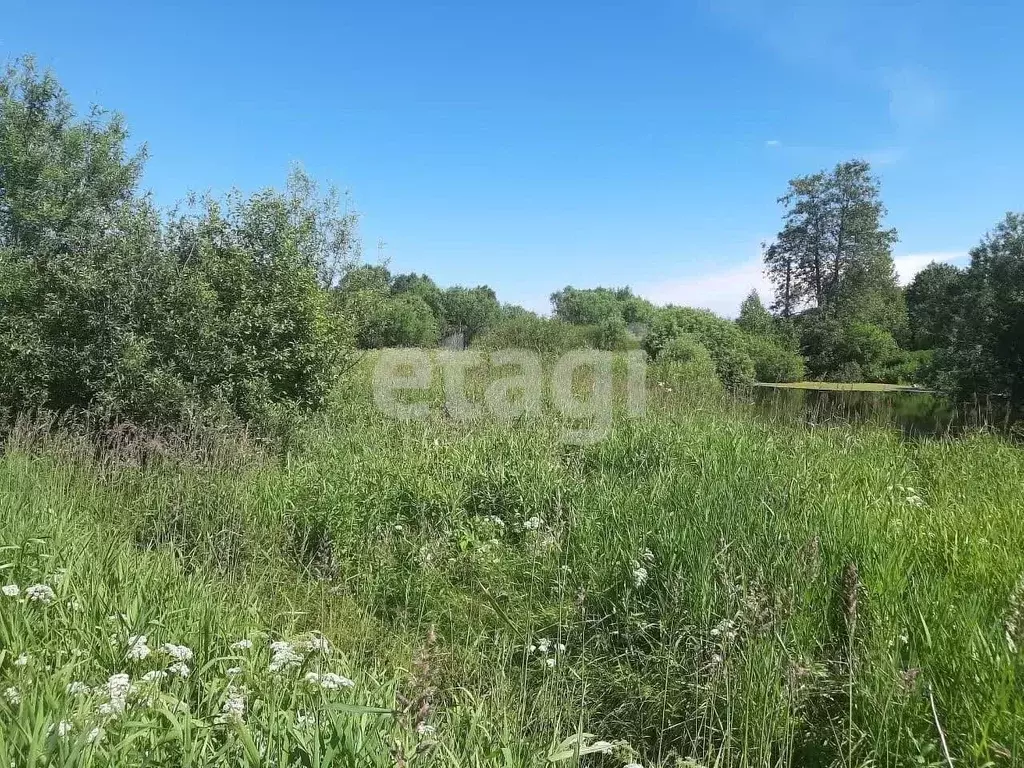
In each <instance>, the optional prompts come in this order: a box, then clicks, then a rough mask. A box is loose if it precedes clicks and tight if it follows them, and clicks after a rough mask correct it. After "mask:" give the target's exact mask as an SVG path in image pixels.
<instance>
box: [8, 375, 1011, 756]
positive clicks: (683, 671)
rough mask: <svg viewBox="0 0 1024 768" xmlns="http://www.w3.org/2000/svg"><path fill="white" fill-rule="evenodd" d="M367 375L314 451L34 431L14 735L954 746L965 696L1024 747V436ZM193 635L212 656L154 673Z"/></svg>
mask: <svg viewBox="0 0 1024 768" xmlns="http://www.w3.org/2000/svg"><path fill="white" fill-rule="evenodd" d="M367 362H368V363H371V362H372V359H371V360H369V361H367ZM368 375H369V374H368V369H367V366H364V367H363V368H362V369H361V370H360V371H359V372H357V377H356V379H355V380H354V381H351V382H349V383H348V384H347V386H345V387H343V388H342V390H341V392H340V393H339V396H338V398H337V401H336V403H335V404H334V406H333V408H332V410H331V411H330V412H329V413H327V414H325V415H323V416H322V417H318V418H317V419H315V420H314V421H312V422H311V423H309V424H307V425H305V426H304V427H303V429H302V431H301V432H300V433H299V434H298V435H296V436H295V438H294V439H293V440H292V441H291V442H290V445H291V449H290V451H289V452H288V453H287V454H284V455H265V454H263V453H262V452H261V451H259V450H257V449H256V448H254V447H253V446H252V444H251V443H250V442H249V441H247V440H245V439H243V438H241V437H227V436H225V437H221V438H216V439H214V438H207V439H204V440H203V441H198V440H196V441H193V442H192V443H187V444H184V445H180V446H174V447H171V446H152V445H151V446H149V448H148V450H147V451H146V452H145V453H144V454H142V453H132V452H130V451H122V452H121V453H120V454H118V455H116V456H115V455H109V454H108V455H106V456H105V457H102V458H101V457H97V455H96V452H95V450H94V449H93V448H92V446H91V445H90V444H88V443H87V442H85V441H84V440H81V439H79V438H76V437H74V436H72V435H68V434H64V433H60V432H55V431H39V430H35V431H33V430H31V429H27V428H26V429H22V430H20V432H19V433H18V434H17V435H16V436H15V437H14V438H12V440H11V441H9V443H8V444H7V446H6V450H5V453H4V454H3V456H2V457H0V546H2V547H3V549H2V550H0V582H2V583H4V584H8V583H13V584H18V585H19V586H20V587H21V588H22V590H23V592H22V594H23V595H24V588H25V587H26V586H28V585H31V584H36V583H45V584H48V585H50V586H52V587H53V589H54V591H55V595H56V596H55V599H54V600H53V601H52V602H51V603H49V604H48V605H43V604H41V603H36V602H31V601H26V600H25V599H24V597H23V596H22V597H20V598H9V597H2V596H0V694H2V693H3V692H4V691H5V690H6V689H8V688H15V689H17V693H18V695H17V697H14V698H16V699H17V703H12V701H10V700H9V699H8V698H5V697H4V696H3V695H0V723H2V724H3V727H2V728H0V765H4V766H6V765H8V764H11V765H16V766H18V767H19V768H20V767H21V766H41V765H60V766H65V765H67V766H118V767H119V768H120V767H121V766H175V768H177V766H208V765H214V766H237V765H250V766H256V765H260V766H262V765H277V766H311V765H315V766H334V765H351V766H356V765H358V766H400V765H423V766H481V767H482V766H522V767H524V768H525V767H527V766H537V767H538V768H539V766H545V765H551V764H552V762H551V761H552V760H553V761H555V762H558V763H561V764H566V765H573V764H581V765H590V766H617V767H619V768H621V766H623V765H624V764H626V763H628V762H632V761H635V762H639V763H641V764H642V765H644V766H683V765H689V766H692V765H694V764H696V765H704V766H765V765H772V766H783V765H786V766H790V765H791V766H832V765H835V766H854V765H856V766H868V765H872V766H876V765H877V766H881V765H934V766H939V765H944V764H945V758H944V756H943V754H942V748H941V746H940V736H939V727H941V729H942V732H943V733H944V735H945V738H946V741H947V743H948V745H949V750H950V752H951V757H952V759H953V760H954V761H956V764H958V765H984V764H986V763H988V764H996V765H1011V764H1014V763H1015V762H1021V761H1022V759H1024V757H1022V755H1021V754H1020V751H1019V750H1020V745H1021V744H1022V743H1024V685H1022V683H1021V680H1022V679H1024V658H1022V652H1021V650H1020V647H1021V645H1022V644H1024V584H1022V582H1021V579H1022V575H1024V516H1022V515H1021V514H1020V510H1021V509H1024V455H1022V454H1021V452H1020V451H1019V449H1017V448H1015V447H1013V446H1012V445H1010V444H1008V443H1006V442H1004V441H1003V440H1001V439H999V438H997V437H994V436H990V435H985V434H977V435H973V436H970V437H967V438H964V439H960V440H934V441H921V442H908V441H905V440H903V439H901V438H900V436H899V435H898V434H896V433H895V432H892V431H886V430H883V429H880V428H875V427H866V426H862V427H854V426H832V427H828V428H820V429H814V428H807V427H803V426H799V425H795V424H794V425H792V426H788V425H786V424H784V423H772V424H766V423H763V422H760V421H758V420H756V419H755V418H753V416H752V415H751V414H750V413H749V411H748V410H747V409H746V408H745V407H744V405H743V404H742V403H735V404H730V403H729V402H728V401H727V400H726V399H719V398H718V397H716V396H710V395H709V396H700V395H698V394H696V393H694V392H679V391H678V389H677V390H676V391H675V392H665V391H658V390H657V389H655V390H654V391H652V394H651V402H650V408H649V411H648V413H647V415H646V416H644V417H642V418H634V419H626V418H625V417H621V416H620V418H619V420H618V421H617V423H616V426H615V428H614V430H613V432H612V434H611V435H610V436H609V437H608V438H607V439H606V440H604V441H602V442H599V443H596V444H593V445H589V446H570V445H565V444H564V443H562V442H561V441H560V440H559V437H558V435H559V430H558V428H557V427H558V425H557V424H556V423H555V422H554V421H553V420H552V419H551V418H550V417H548V416H545V417H543V418H541V417H538V418H532V419H522V420H519V421H517V422H516V423H514V424H507V423H496V422H492V421H486V420H485V421H479V422H472V423H468V424H460V423H458V422H455V421H453V420H452V419H450V418H447V417H446V416H445V415H444V413H443V412H438V413H436V414H435V416H434V418H432V419H431V420H429V421H427V422H422V423H396V422H393V421H390V420H388V419H386V418H385V417H383V416H381V415H380V414H378V413H377V412H376V410H375V409H374V408H373V407H372V400H371V397H370V393H369V385H368ZM652 383H653V382H652ZM200 449H201V450H200ZM141 634H144V635H146V636H147V644H148V647H150V648H152V649H153V652H152V653H151V654H150V655H149V656H147V657H146V658H144V659H140V660H135V661H129V660H127V659H126V658H125V653H126V650H127V648H128V642H129V641H128V638H129V637H130V636H133V635H141ZM320 637H323V638H326V639H327V640H328V641H329V642H330V646H331V653H330V654H324V653H320V652H308V651H305V650H302V649H303V648H304V647H305V644H307V643H308V642H309V640H310V638H320ZM243 638H244V639H249V640H251V641H252V642H253V648H252V649H250V650H238V649H233V648H232V643H234V642H236V641H238V640H240V639H243ZM281 639H283V640H288V641H291V642H292V643H293V644H294V646H295V647H296V648H297V649H299V650H300V656H301V657H302V661H301V666H299V667H297V668H294V669H287V670H284V673H283V674H272V673H271V672H270V671H269V669H268V667H269V666H270V661H271V652H270V650H269V643H270V642H271V641H274V640H281ZM544 639H546V640H547V641H548V642H546V643H545V642H542V640H544ZM164 643H173V644H179V645H185V646H187V647H188V648H190V649H191V650H192V651H193V652H194V658H193V659H192V660H191V661H190V662H189V667H190V672H191V673H190V675H189V677H187V678H184V679H183V678H180V677H175V676H171V677H169V678H166V679H164V680H161V681H157V682H156V683H153V684H148V685H147V684H143V683H142V682H141V681H142V676H143V674H144V673H145V672H147V671H155V670H163V669H166V668H167V667H168V666H169V665H170V663H171V662H172V661H173V659H171V658H170V657H168V656H167V654H164V653H162V652H160V651H159V650H158V649H159V647H160V646H161V645H163V644H164ZM561 646H564V649H563V648H561ZM545 647H546V649H547V650H546V651H545V650H542V648H545ZM22 654H27V656H25V657H24V658H25V659H26V662H27V663H25V664H24V665H18V664H17V663H16V662H17V660H18V659H19V657H21V656H22ZM235 668H237V671H236V670H235ZM229 670H232V673H231V674H229ZM308 672H312V673H317V674H320V673H325V672H330V673H335V674H338V675H343V676H345V677H346V678H348V679H350V680H351V681H352V683H353V685H352V686H351V687H349V686H344V687H341V688H339V689H337V690H325V689H324V688H322V687H320V686H317V685H312V684H309V683H307V682H305V681H304V678H305V676H306V673H308ZM118 673H128V674H129V675H130V676H131V680H132V681H133V683H134V684H135V685H137V686H138V688H137V690H134V691H133V692H132V693H131V694H130V695H129V697H128V700H127V704H126V707H125V710H124V711H123V712H114V713H109V709H110V707H105V708H104V707H103V705H104V704H109V703H110V695H109V690H107V689H106V687H105V686H107V681H108V678H110V676H111V675H115V674H118ZM73 682H81V683H83V684H85V685H88V686H89V688H90V692H89V693H88V695H85V696H73V695H71V694H70V693H69V692H68V686H69V684H71V683H73ZM115 682H116V681H115ZM239 694H240V695H243V696H244V699H245V704H246V708H245V712H244V715H243V717H242V718H241V719H240V720H239V719H237V718H232V717H225V716H224V714H225V713H224V706H225V703H226V702H227V700H228V697H229V696H232V695H234V696H235V697H236V698H237V696H238V695H239ZM115 698H116V697H115ZM932 700H934V705H935V706H934V712H933V709H932ZM115 703H116V702H115ZM115 709H116V707H115ZM105 712H106V714H104V713H105ZM62 722H66V723H67V724H68V725H67V726H66V728H64V729H61V728H60V727H59V724H60V723H62ZM936 722H938V726H937V725H936ZM51 726H53V727H54V731H53V732H52V733H49V734H48V731H49V729H50V727H51ZM94 729H101V730H102V732H103V737H102V739H100V740H98V741H96V742H94V743H90V742H89V738H88V737H89V734H90V733H92V732H93V731H94ZM61 730H66V732H65V733H64V735H63V736H62V735H61V734H60V731H61ZM600 741H604V742H608V745H607V747H605V746H604V745H602V744H597V745H596V746H595V745H594V742H600ZM605 748H607V749H611V753H610V754H605V752H604V749H605ZM577 753H579V754H577Z"/></svg>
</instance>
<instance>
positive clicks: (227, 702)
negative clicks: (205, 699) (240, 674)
mask: <svg viewBox="0 0 1024 768" xmlns="http://www.w3.org/2000/svg"><path fill="white" fill-rule="evenodd" d="M220 711H221V717H220V718H219V719H220V722H222V723H223V722H235V723H240V722H242V720H243V718H244V717H245V694H244V693H243V692H242V691H240V690H239V689H238V688H235V687H233V686H232V687H231V688H228V695H227V698H226V699H224V704H223V706H222V707H221V710H220Z"/></svg>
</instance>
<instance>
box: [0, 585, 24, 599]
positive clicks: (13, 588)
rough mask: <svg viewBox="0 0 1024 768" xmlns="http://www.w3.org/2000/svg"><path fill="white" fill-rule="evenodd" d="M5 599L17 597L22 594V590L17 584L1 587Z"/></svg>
mask: <svg viewBox="0 0 1024 768" xmlns="http://www.w3.org/2000/svg"><path fill="white" fill-rule="evenodd" d="M0 592H3V594H4V596H5V597H17V596H18V595H20V594H21V588H20V587H19V586H18V585H17V584H4V585H3V586H2V587H0Z"/></svg>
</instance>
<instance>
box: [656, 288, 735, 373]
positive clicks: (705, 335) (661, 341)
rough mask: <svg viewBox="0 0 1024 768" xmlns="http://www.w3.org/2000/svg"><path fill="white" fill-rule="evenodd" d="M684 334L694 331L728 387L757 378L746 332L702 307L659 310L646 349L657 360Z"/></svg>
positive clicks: (694, 334) (693, 333)
mask: <svg viewBox="0 0 1024 768" xmlns="http://www.w3.org/2000/svg"><path fill="white" fill-rule="evenodd" d="M681 334H692V335H693V336H694V337H695V338H696V339H697V340H698V341H699V343H700V344H701V345H702V346H703V347H704V348H705V349H707V351H708V352H709V353H710V354H711V358H712V360H714V362H715V371H716V373H717V375H718V378H719V379H721V381H722V382H723V383H724V384H726V385H729V386H736V385H743V384H749V383H751V382H752V381H753V380H754V362H753V360H751V358H750V355H749V354H748V353H747V349H746V347H747V339H746V337H745V335H744V334H743V332H742V331H741V330H740V329H739V328H738V327H737V326H736V324H735V323H732V322H730V321H728V320H725V319H724V318H721V317H718V315H715V314H714V313H712V312H709V311H707V310H703V309H690V308H689V307H666V308H664V309H661V310H659V311H658V313H657V315H656V316H655V318H654V321H653V322H652V323H651V328H650V331H649V332H648V334H647V336H646V337H645V338H644V349H645V350H646V351H647V354H648V355H650V356H651V358H652V359H654V360H658V359H659V355H660V353H661V351H662V349H664V347H665V346H666V345H667V344H668V343H669V341H671V340H672V339H674V338H675V337H676V336H679V335H681Z"/></svg>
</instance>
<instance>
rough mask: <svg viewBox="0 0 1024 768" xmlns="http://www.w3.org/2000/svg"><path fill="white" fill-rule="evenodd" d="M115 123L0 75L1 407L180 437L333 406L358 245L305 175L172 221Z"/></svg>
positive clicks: (18, 73) (20, 72) (31, 73)
mask: <svg viewBox="0 0 1024 768" xmlns="http://www.w3.org/2000/svg"><path fill="white" fill-rule="evenodd" d="M126 135H127V132H126V130H125V128H124V125H123V123H122V121H121V119H120V118H119V117H117V116H107V115H104V114H103V113H101V112H99V111H97V110H93V111H92V112H91V113H90V114H89V116H88V117H86V118H85V119H78V118H76V117H75V114H74V110H73V109H72V108H71V105H70V102H69V100H68V98H67V95H66V94H65V93H64V91H63V90H62V89H61V88H60V86H59V85H58V83H57V82H56V80H55V79H54V77H53V76H52V75H50V74H49V73H46V74H40V73H39V72H37V71H36V69H35V67H34V66H33V65H32V63H31V62H30V61H29V62H24V63H22V64H20V65H16V66H14V67H11V68H8V69H7V70H6V72H5V74H4V75H3V77H2V78H0V410H2V411H4V412H5V414H6V415H7V416H8V417H9V416H13V415H16V414H18V413H20V412H26V411H33V410H37V409H46V410H52V411H59V412H62V413H64V414H66V415H80V414H83V413H85V412H87V411H88V412H94V413H97V414H98V415H99V416H101V417H103V418H109V419H118V420H130V421H133V422H136V423H146V424H152V425H161V426H166V425H173V424H174V423H176V422H177V421H178V420H179V419H181V418H183V417H184V416H185V415H186V414H188V415H190V416H191V415H195V414H196V413H197V412H198V413H202V414H212V413H213V412H214V411H221V412H223V411H230V412H233V413H234V414H236V415H238V416H241V417H242V418H245V419H253V418H258V417H263V416H267V415H270V412H271V411H272V410H275V409H278V408H279V407H282V408H288V409H290V408H292V407H298V408H315V407H318V406H321V405H322V404H323V402H324V400H325V397H326V394H327V392H328V391H329V390H330V388H331V387H332V386H333V385H334V382H335V373H336V371H337V369H338V365H337V363H338V361H339V358H340V356H341V355H342V354H343V351H344V349H345V348H346V343H347V342H346V338H345V336H344V334H343V333H342V332H341V331H342V329H341V327H340V325H339V323H338V322H337V316H336V315H335V314H334V313H333V312H331V311H330V307H329V302H328V298H327V293H326V291H325V288H326V286H327V285H329V284H330V283H331V282H332V281H333V279H334V274H335V269H336V268H337V266H338V265H339V264H341V263H342V262H344V261H345V259H346V258H347V257H348V255H349V252H350V249H351V248H352V247H353V246H352V244H353V243H355V242H356V238H355V237H354V233H353V232H352V231H351V227H352V225H353V219H351V218H350V217H347V216H343V215H340V214H338V213H337V211H336V209H335V208H334V207H333V205H332V198H331V197H330V196H328V197H322V196H319V194H318V193H317V192H316V187H315V185H314V184H313V183H312V182H311V181H310V180H309V179H308V178H307V177H305V176H304V175H302V174H301V173H296V174H293V175H292V177H291V179H290V181H289V187H288V190H287V191H286V192H285V193H279V192H274V191H272V190H267V191H264V192H261V193H257V194H256V195H253V196H252V197H250V198H247V199H244V198H242V197H241V196H239V195H232V196H230V197H229V198H228V199H227V200H226V201H213V200H206V201H204V204H203V205H202V207H201V209H200V210H199V211H198V212H197V213H193V214H189V215H175V216H173V217H172V219H171V221H170V222H169V223H168V224H165V223H164V222H162V221H161V219H160V217H159V216H158V215H157V214H156V212H155V211H154V210H153V208H152V206H151V205H150V204H149V202H148V201H147V200H146V199H145V198H143V197H141V196H140V195H139V194H138V192H137V189H136V185H137V181H138V177H139V174H140V173H141V169H142V157H141V156H136V157H129V156H128V154H127V153H126V151H125V148H124V142H125V137H126Z"/></svg>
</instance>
